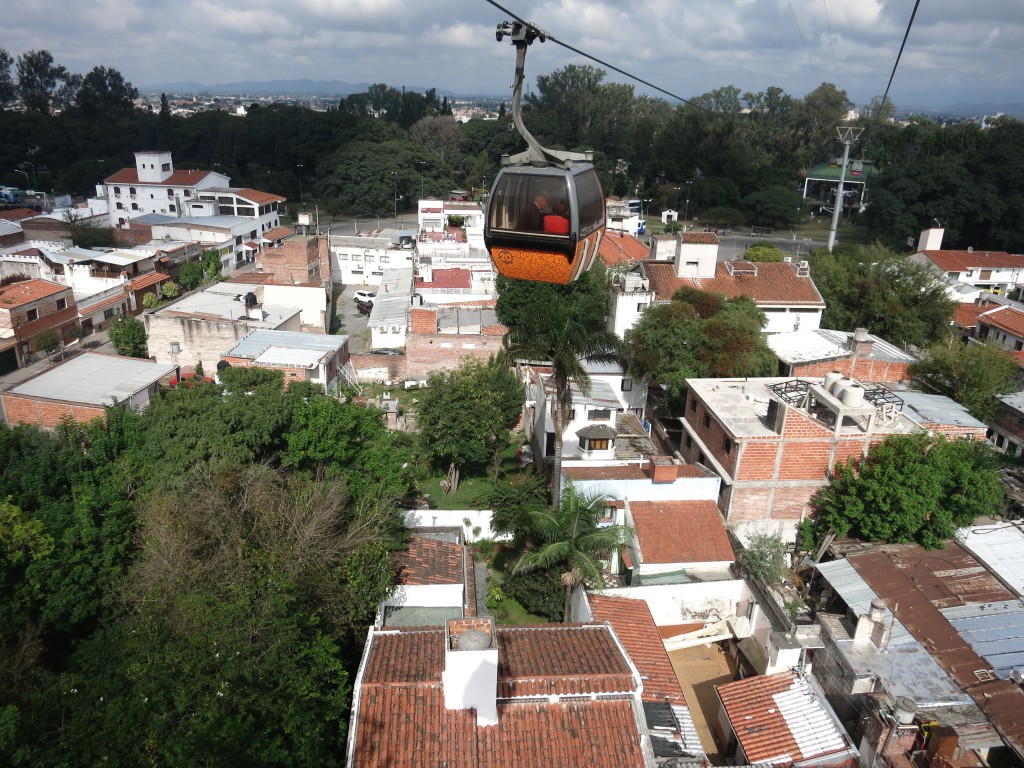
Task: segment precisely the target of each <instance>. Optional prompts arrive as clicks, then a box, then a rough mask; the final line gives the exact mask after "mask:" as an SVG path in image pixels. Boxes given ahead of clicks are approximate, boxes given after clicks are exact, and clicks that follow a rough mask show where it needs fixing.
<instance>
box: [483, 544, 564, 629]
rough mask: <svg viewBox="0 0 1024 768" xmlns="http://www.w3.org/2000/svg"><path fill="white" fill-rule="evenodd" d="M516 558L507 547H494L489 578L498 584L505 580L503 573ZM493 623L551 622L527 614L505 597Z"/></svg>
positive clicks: (514, 602) (515, 601)
mask: <svg viewBox="0 0 1024 768" xmlns="http://www.w3.org/2000/svg"><path fill="white" fill-rule="evenodd" d="M517 557H518V553H516V552H513V551H512V550H511V549H508V548H507V547H501V546H499V547H496V548H495V552H494V556H493V558H492V559H491V575H490V578H491V579H494V580H495V581H497V582H498V583H499V584H500V583H501V582H502V581H504V579H505V572H506V571H507V570H508V568H510V567H511V565H512V563H514V562H515V560H516V558H517ZM499 617H500V618H499ZM494 621H495V622H496V623H498V624H507V625H521V624H550V623H551V622H550V621H548V620H547V619H545V618H544V617H543V616H536V615H534V614H532V613H530V612H528V611H527V610H526V609H525V608H523V606H521V605H520V604H519V602H518V601H517V600H515V599H514V598H511V597H506V598H505V599H504V600H502V601H501V603H500V604H499V605H498V610H497V611H494Z"/></svg>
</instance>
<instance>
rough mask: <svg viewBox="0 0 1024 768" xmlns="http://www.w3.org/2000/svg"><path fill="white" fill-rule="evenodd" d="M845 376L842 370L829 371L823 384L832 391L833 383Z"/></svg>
mask: <svg viewBox="0 0 1024 768" xmlns="http://www.w3.org/2000/svg"><path fill="white" fill-rule="evenodd" d="M841 378H843V374H842V372H841V371H829V372H828V373H826V374H825V380H824V381H823V382H822V386H824V387H825V389H826V390H828V391H829V392H831V391H832V385H833V384H835V383H836V382H837V381H839V380H840V379H841Z"/></svg>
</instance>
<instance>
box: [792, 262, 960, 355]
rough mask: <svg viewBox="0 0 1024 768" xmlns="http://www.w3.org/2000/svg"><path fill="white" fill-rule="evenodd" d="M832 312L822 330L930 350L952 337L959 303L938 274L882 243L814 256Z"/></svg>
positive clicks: (814, 270)
mask: <svg viewBox="0 0 1024 768" xmlns="http://www.w3.org/2000/svg"><path fill="white" fill-rule="evenodd" d="M808 260H809V261H810V264H811V274H812V275H814V284H815V285H816V286H818V290H819V291H820V292H821V297H822V298H823V299H824V300H825V304H826V308H825V312H824V314H823V316H822V320H821V327H822V328H842V329H845V330H853V329H854V328H867V329H868V330H870V331H871V332H872V333H874V334H876V335H878V336H880V337H881V338H883V339H885V340H886V341H888V342H891V343H893V344H897V345H899V346H904V345H908V344H914V345H916V346H918V347H926V346H928V345H929V344H933V343H935V342H937V341H939V340H941V339H943V338H944V337H945V336H946V335H947V334H948V333H949V323H950V320H951V319H952V318H953V310H954V308H955V303H954V302H953V300H952V299H950V297H949V295H948V294H947V293H946V289H945V286H944V285H943V284H942V283H940V282H939V281H938V280H937V279H936V276H935V273H934V272H933V271H932V270H931V268H930V267H928V266H927V265H925V264H921V263H917V262H914V261H911V260H910V258H909V257H907V256H900V255H898V254H896V253H894V252H892V251H890V250H889V249H887V248H885V247H883V246H881V245H872V246H869V247H862V246H846V245H842V246H837V247H836V248H835V249H834V251H833V252H832V253H829V252H828V251H827V250H825V249H824V248H822V249H819V250H816V251H812V252H811V254H810V255H809V256H808Z"/></svg>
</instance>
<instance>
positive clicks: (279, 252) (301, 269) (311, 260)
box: [256, 237, 331, 283]
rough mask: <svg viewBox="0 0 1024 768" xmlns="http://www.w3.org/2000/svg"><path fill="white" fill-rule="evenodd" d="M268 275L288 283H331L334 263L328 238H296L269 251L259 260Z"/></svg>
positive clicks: (263, 252) (258, 257) (258, 258)
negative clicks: (332, 262)
mask: <svg viewBox="0 0 1024 768" xmlns="http://www.w3.org/2000/svg"><path fill="white" fill-rule="evenodd" d="M256 263H257V264H258V265H259V266H261V267H262V268H263V271H264V272H270V273H272V274H273V275H274V277H275V278H276V279H278V280H282V281H284V282H288V283H309V282H311V281H312V282H320V281H321V280H330V278H331V262H330V252H329V249H328V243H327V238H326V237H310V238H308V239H307V238H302V237H294V238H291V239H288V240H285V241H284V242H282V243H281V245H279V246H278V247H277V248H265V249H264V250H263V251H262V252H261V253H260V254H259V255H257V257H256Z"/></svg>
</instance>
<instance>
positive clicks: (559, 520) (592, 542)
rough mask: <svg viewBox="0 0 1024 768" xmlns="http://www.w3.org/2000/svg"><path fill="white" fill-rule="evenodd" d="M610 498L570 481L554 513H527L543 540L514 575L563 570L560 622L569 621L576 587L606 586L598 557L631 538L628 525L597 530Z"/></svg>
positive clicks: (519, 565) (520, 562)
mask: <svg viewBox="0 0 1024 768" xmlns="http://www.w3.org/2000/svg"><path fill="white" fill-rule="evenodd" d="M610 501H611V499H610V497H608V496H603V495H601V494H598V493H584V492H580V491H579V490H577V488H576V486H575V484H574V483H573V482H572V481H571V480H570V481H568V482H566V484H565V487H564V488H563V489H562V497H561V504H560V505H559V506H558V508H557V509H556V510H542V511H535V512H531V513H530V520H531V523H532V524H533V527H534V529H535V530H536V532H537V534H538V535H539V536H540V537H541V538H542V539H543V540H544V544H542V545H541V546H540V547H539V548H537V549H534V550H530V551H529V552H525V553H523V555H522V557H520V558H519V560H518V562H516V564H515V566H514V567H513V569H512V571H513V573H516V572H520V571H530V570H533V569H535V568H552V567H557V568H563V569H564V570H563V572H562V575H561V582H562V586H564V587H565V608H564V612H563V620H564V621H565V622H566V623H568V621H569V601H570V598H571V597H572V590H573V588H574V587H575V586H576V585H577V584H584V583H586V584H590V585H592V586H595V587H603V586H605V578H604V569H603V568H602V566H601V556H602V555H605V554H606V553H610V552H619V551H621V550H622V548H623V547H624V546H625V545H626V544H627V543H628V542H629V541H630V540H631V539H632V536H633V529H632V528H630V527H629V526H628V525H609V526H604V527H598V524H597V523H598V520H599V519H601V518H602V517H604V510H605V508H606V507H607V506H608V504H609V502H610Z"/></svg>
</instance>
